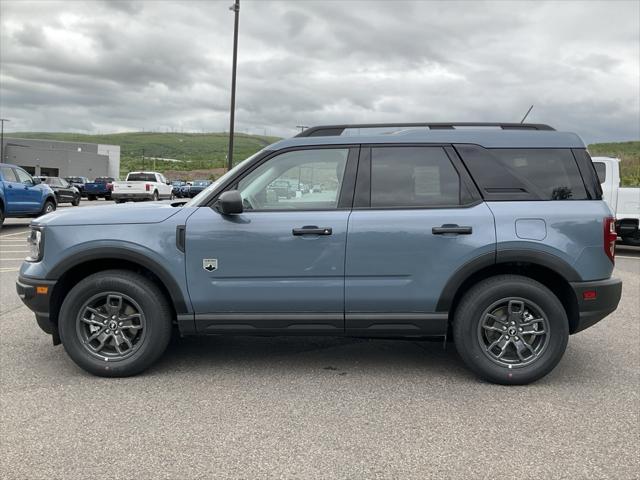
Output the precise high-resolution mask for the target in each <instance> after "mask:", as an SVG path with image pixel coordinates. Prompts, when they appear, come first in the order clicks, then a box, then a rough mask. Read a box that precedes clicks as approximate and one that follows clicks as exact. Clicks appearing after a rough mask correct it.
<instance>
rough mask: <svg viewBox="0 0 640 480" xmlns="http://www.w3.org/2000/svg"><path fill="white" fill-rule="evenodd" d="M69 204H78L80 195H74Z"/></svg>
mask: <svg viewBox="0 0 640 480" xmlns="http://www.w3.org/2000/svg"><path fill="white" fill-rule="evenodd" d="M71 205H73V206H74V207H77V206H78V205H80V195H74V197H73V201H72V202H71Z"/></svg>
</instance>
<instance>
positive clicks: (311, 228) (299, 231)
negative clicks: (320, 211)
mask: <svg viewBox="0 0 640 480" xmlns="http://www.w3.org/2000/svg"><path fill="white" fill-rule="evenodd" d="M291 233H293V234H294V235H295V236H298V235H331V234H332V233H333V229H332V228H331V227H323V228H318V227H316V226H315V225H306V226H304V227H302V228H294V229H293V230H292V231H291Z"/></svg>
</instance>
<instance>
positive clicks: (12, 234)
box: [0, 231, 29, 238]
mask: <svg viewBox="0 0 640 480" xmlns="http://www.w3.org/2000/svg"><path fill="white" fill-rule="evenodd" d="M26 233H29V232H28V231H24V232H16V233H8V234H6V235H0V238H9V237H15V236H16V235H24V234H26Z"/></svg>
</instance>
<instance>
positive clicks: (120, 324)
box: [118, 322, 522, 330]
mask: <svg viewBox="0 0 640 480" xmlns="http://www.w3.org/2000/svg"><path fill="white" fill-rule="evenodd" d="M118 326H119V327H121V326H122V322H120V323H119V324H118ZM520 330H522V329H520Z"/></svg>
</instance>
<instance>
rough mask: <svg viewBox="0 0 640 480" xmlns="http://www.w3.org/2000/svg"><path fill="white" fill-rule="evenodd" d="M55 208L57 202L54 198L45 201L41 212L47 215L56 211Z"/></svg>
mask: <svg viewBox="0 0 640 480" xmlns="http://www.w3.org/2000/svg"><path fill="white" fill-rule="evenodd" d="M55 209H56V204H55V203H54V202H53V200H47V201H46V202H44V205H43V206H42V212H41V213H40V214H41V215H46V214H47V213H51V212H53V211H55Z"/></svg>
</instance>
